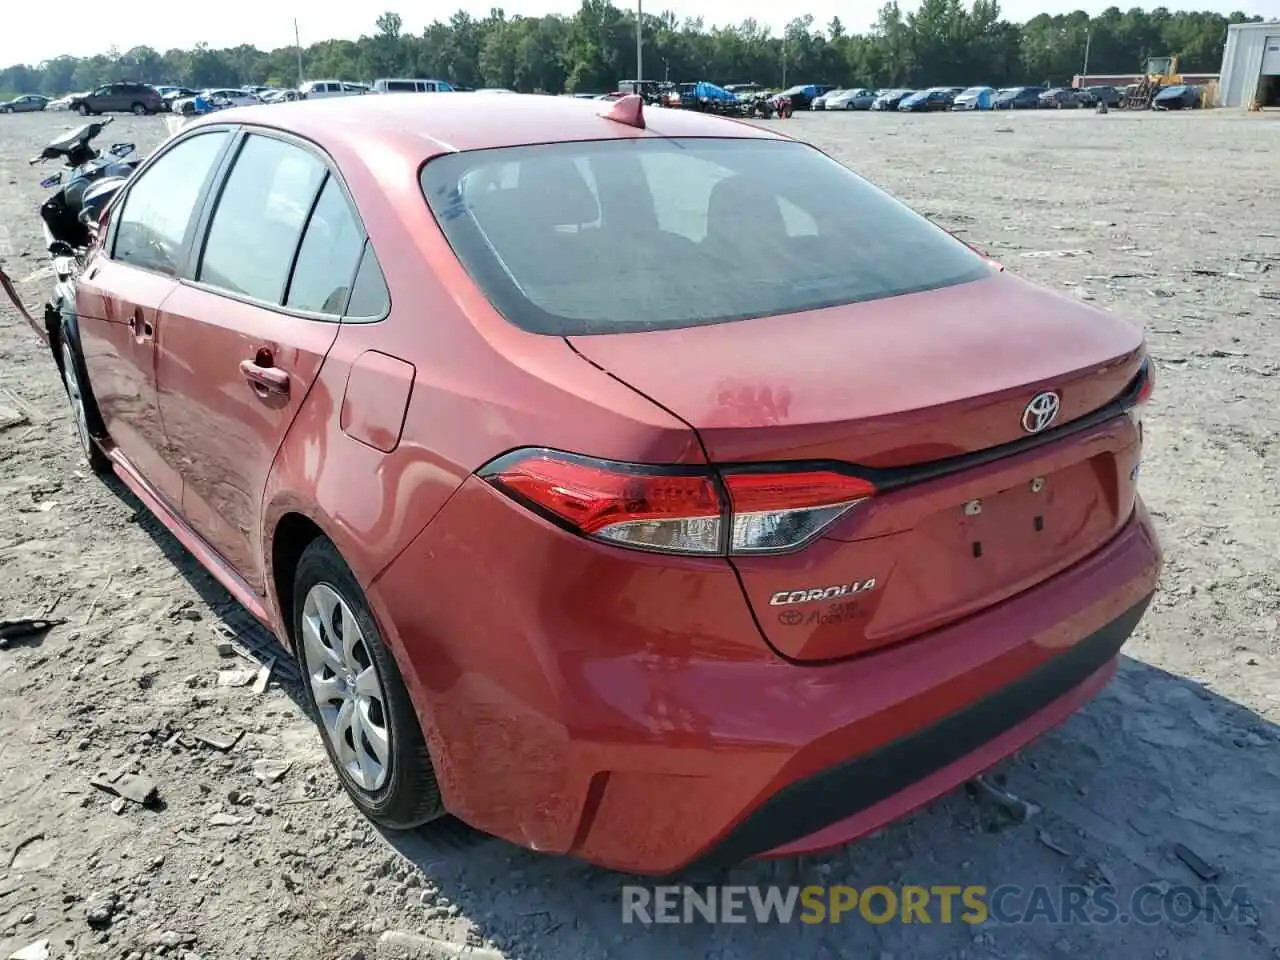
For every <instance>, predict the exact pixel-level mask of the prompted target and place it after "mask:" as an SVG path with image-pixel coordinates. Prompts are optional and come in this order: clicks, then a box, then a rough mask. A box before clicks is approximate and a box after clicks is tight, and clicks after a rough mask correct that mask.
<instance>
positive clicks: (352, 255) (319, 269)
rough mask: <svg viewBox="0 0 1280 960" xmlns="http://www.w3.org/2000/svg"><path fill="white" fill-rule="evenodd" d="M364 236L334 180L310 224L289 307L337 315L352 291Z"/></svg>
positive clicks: (322, 193) (287, 300) (328, 183)
mask: <svg viewBox="0 0 1280 960" xmlns="http://www.w3.org/2000/svg"><path fill="white" fill-rule="evenodd" d="M363 249H364V234H363V233H362V232H361V230H360V227H359V226H358V225H357V223H356V219H355V217H354V216H353V215H352V213H351V207H350V206H348V205H347V198H346V197H345V196H343V194H342V189H341V188H340V187H339V186H338V181H336V180H334V179H333V177H330V178H329V179H328V180H327V181H326V182H325V185H324V189H323V190H322V191H320V199H319V200H318V201H316V208H315V210H314V211H313V212H312V214H311V219H310V221H308V223H307V232H306V234H305V235H304V236H303V238H302V246H300V247H299V248H298V261H297V263H296V264H295V265H294V268H293V278H292V279H291V280H290V281H289V293H288V295H287V296H286V297H285V306H287V307H291V308H292V309H294V310H309V311H311V312H312V313H326V314H329V315H331V316H337V315H338V314H340V313H342V310H343V307H345V306H346V303H347V296H348V294H349V293H350V292H351V279H352V277H354V276H355V272H356V266H357V264H358V263H359V260H360V254H361V252H362V251H363Z"/></svg>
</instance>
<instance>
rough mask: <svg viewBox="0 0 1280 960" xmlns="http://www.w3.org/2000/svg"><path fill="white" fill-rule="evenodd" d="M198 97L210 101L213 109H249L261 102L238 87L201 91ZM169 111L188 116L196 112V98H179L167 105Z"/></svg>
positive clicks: (253, 94)
mask: <svg viewBox="0 0 1280 960" xmlns="http://www.w3.org/2000/svg"><path fill="white" fill-rule="evenodd" d="M199 95H200V96H201V97H202V98H204V99H205V100H209V101H211V102H212V103H213V105H214V107H216V108H218V109H222V108H223V107H251V106H253V105H254V104H256V103H261V102H262V101H261V100H260V99H258V95H257V94H255V93H251V92H250V91H248V90H243V89H240V88H238V87H212V88H210V89H208V90H201V91H200V94H199ZM169 109H170V111H172V112H173V113H177V114H180V115H182V116H189V115H191V114H193V113H195V112H196V98H195V97H180V98H178V99H176V100H174V101H173V102H172V103H170V104H169Z"/></svg>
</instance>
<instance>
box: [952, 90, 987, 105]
mask: <svg viewBox="0 0 1280 960" xmlns="http://www.w3.org/2000/svg"><path fill="white" fill-rule="evenodd" d="M995 95H996V91H995V88H993V87H968V88H967V89H965V90H962V91H960V93H958V94H956V98H955V100H954V101H952V103H951V109H952V110H990V109H991V101H992V100H994V99H995Z"/></svg>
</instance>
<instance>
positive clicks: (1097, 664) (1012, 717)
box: [698, 595, 1151, 866]
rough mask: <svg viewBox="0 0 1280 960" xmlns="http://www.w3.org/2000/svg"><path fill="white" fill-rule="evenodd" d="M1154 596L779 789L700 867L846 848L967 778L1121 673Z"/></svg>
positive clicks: (1039, 731) (708, 856)
mask: <svg viewBox="0 0 1280 960" xmlns="http://www.w3.org/2000/svg"><path fill="white" fill-rule="evenodd" d="M1150 599H1151V597H1150V595H1148V596H1146V597H1144V598H1143V599H1142V600H1140V601H1139V602H1138V603H1137V604H1135V605H1134V606H1132V607H1130V608H1129V609H1128V610H1126V611H1125V612H1124V614H1122V615H1121V616H1119V617H1117V618H1116V619H1115V620H1112V621H1111V622H1110V623H1108V624H1106V625H1105V626H1103V627H1102V628H1101V629H1100V630H1096V631H1095V632H1093V633H1092V634H1090V635H1089V636H1087V637H1085V638H1084V639H1083V640H1081V641H1080V642H1079V643H1076V644H1075V645H1073V646H1071V647H1069V648H1068V649H1067V650H1066V651H1065V652H1063V653H1060V654H1058V655H1057V656H1055V657H1053V658H1052V659H1050V660H1048V661H1046V662H1045V663H1043V664H1041V665H1040V666H1039V667H1037V668H1035V669H1034V670H1032V671H1030V672H1029V673H1027V674H1026V675H1025V676H1023V677H1022V678H1020V679H1019V680H1017V681H1015V682H1013V683H1011V684H1009V685H1008V686H1007V687H1004V688H1003V689H1002V690H998V691H996V692H995V693H993V694H991V695H989V696H987V697H984V698H983V699H981V700H978V701H976V702H974V703H972V704H970V705H969V706H968V707H965V708H963V709H961V710H958V711H956V712H955V713H952V714H950V715H949V716H947V717H944V718H943V719H942V720H939V721H938V722H936V723H934V724H931V725H930V726H928V727H924V728H922V729H920V730H916V731H915V732H913V733H910V734H908V735H906V736H904V737H901V738H899V739H897V740H895V741H893V742H892V743H889V744H887V745H886V746H883V747H880V748H879V749H876V750H873V751H871V752H870V753H866V754H863V755H861V756H858V757H854V758H852V759H849V760H845V761H842V762H840V763H837V764H835V765H834V766H831V767H828V768H827V769H826V770H823V771H822V772H820V773H817V774H814V775H813V776H809V777H806V778H804V779H803V780H797V781H795V782H793V783H790V784H788V785H787V786H785V787H783V788H782V789H781V790H779V791H778V792H777V793H775V794H774V795H773V796H771V797H770V798H769V799H768V800H766V801H765V802H764V803H763V804H761V805H760V806H759V807H757V808H756V809H755V810H754V811H753V812H752V813H751V814H750V815H748V816H747V817H746V818H745V819H743V820H742V821H741V822H740V823H739V824H738V825H737V826H735V827H734V828H733V830H732V831H731V832H730V833H729V835H728V836H727V837H725V838H724V839H723V840H722V841H721V842H720V843H719V844H718V845H717V846H716V847H715V848H713V849H712V850H710V851H709V852H708V853H706V854H704V855H703V857H701V858H700V860H699V862H698V865H699V866H731V865H733V864H735V863H739V862H741V861H743V860H746V859H749V858H751V857H755V856H760V855H766V856H785V855H790V854H797V853H807V852H813V851H815V850H822V849H827V848H830V847H832V846H837V845H839V844H842V843H846V842H848V841H849V840H851V839H854V838H855V837H857V836H860V835H862V834H865V833H867V832H869V831H871V830H874V829H876V828H877V827H879V826H881V825H882V824H884V823H885V822H887V821H889V820H893V819H896V818H897V817H899V816H901V815H903V814H905V813H906V812H908V811H909V810H911V809H912V808H914V807H916V806H918V805H919V804H920V803H923V802H925V801H927V800H929V799H932V798H933V797H935V796H937V795H938V794H939V793H941V792H943V791H945V790H947V789H949V788H951V787H953V786H955V785H956V784H957V783H959V782H961V781H962V780H967V779H969V778H970V777H972V776H974V775H975V774H977V773H980V772H981V771H982V770H984V769H986V768H987V767H988V766H990V765H991V764H992V763H994V762H996V761H997V760H999V759H1001V758H1002V757H1005V756H1007V755H1008V754H1010V753H1012V752H1013V751H1015V750H1017V749H1018V748H1019V747H1021V746H1023V745H1024V744H1025V743H1027V742H1028V741H1029V740H1031V739H1032V738H1034V737H1035V736H1036V735H1038V734H1040V733H1041V732H1043V731H1044V730H1045V729H1047V728H1048V727H1050V726H1052V725H1053V724H1055V723H1058V722H1059V721H1061V720H1063V719H1065V718H1066V717H1067V716H1069V715H1070V714H1071V713H1073V712H1074V711H1075V710H1076V708H1078V707H1079V706H1080V705H1081V704H1082V703H1084V702H1085V701H1086V700H1088V699H1089V698H1090V697H1092V696H1093V695H1094V694H1095V693H1097V692H1098V691H1099V690H1100V689H1101V688H1102V687H1103V686H1105V684H1106V682H1107V681H1108V680H1109V679H1110V678H1111V676H1112V675H1113V674H1114V673H1115V658H1116V655H1117V654H1118V653H1119V652H1120V647H1121V645H1123V643H1124V642H1125V640H1127V639H1128V638H1129V635H1130V634H1131V633H1132V632H1133V629H1134V627H1136V626H1137V625H1138V621H1139V620H1141V619H1142V615H1143V613H1145V612H1146V609H1147V604H1148V603H1149V602H1150Z"/></svg>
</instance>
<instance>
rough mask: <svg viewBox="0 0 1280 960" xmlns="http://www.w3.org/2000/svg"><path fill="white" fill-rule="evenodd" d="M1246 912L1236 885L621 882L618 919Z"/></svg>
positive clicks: (767, 920)
mask: <svg viewBox="0 0 1280 960" xmlns="http://www.w3.org/2000/svg"><path fill="white" fill-rule="evenodd" d="M1252 910H1253V907H1252V906H1251V904H1250V902H1249V898H1248V893H1247V891H1246V890H1245V889H1244V888H1243V887H1235V888H1233V889H1232V890H1230V891H1226V890H1224V889H1222V888H1219V887H1217V886H1212V885H1210V886H1203V887H1192V886H1186V885H1183V886H1170V885H1168V884H1166V883H1149V884H1144V885H1142V886H1140V887H1137V888H1135V889H1133V890H1131V891H1128V892H1127V893H1126V892H1122V891H1121V890H1119V889H1118V888H1117V887H1114V886H1104V887H1085V886H1079V885H1063V886H1056V887H1050V886H1035V887H1029V888H1025V887H1019V886H1014V885H1009V884H1006V885H1002V886H998V887H991V888H988V887H985V886H974V885H968V886H960V885H959V884H956V885H946V884H937V885H934V886H929V887H925V886H902V887H897V888H894V887H888V886H871V887H865V888H863V889H861V890H859V889H857V888H855V887H846V886H832V887H824V886H816V885H815V886H807V887H774V886H722V887H714V886H713V887H701V888H695V887H689V886H658V887H640V886H626V887H623V888H622V922H623V923H641V924H646V925H648V924H654V923H757V924H779V923H781V924H787V923H796V922H799V923H807V924H820V923H871V924H884V923H941V924H951V923H965V924H971V925H977V924H982V923H988V922H995V923H1000V924H1020V923H1037V922H1042V923H1051V924H1091V925H1106V924H1129V923H1136V924H1155V923H1164V922H1172V923H1181V924H1187V923H1193V922H1196V921H1204V922H1207V923H1231V922H1235V921H1240V920H1242V919H1244V917H1245V915H1246V913H1248V912H1250V911H1252Z"/></svg>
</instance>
